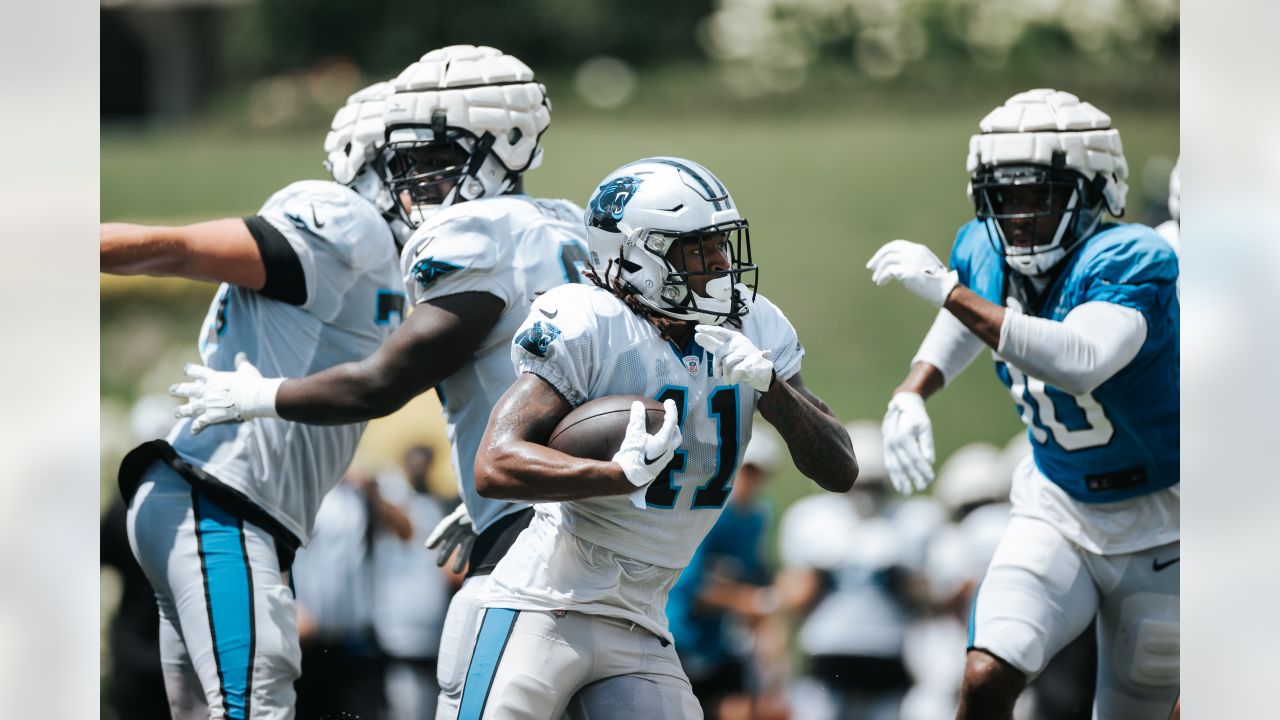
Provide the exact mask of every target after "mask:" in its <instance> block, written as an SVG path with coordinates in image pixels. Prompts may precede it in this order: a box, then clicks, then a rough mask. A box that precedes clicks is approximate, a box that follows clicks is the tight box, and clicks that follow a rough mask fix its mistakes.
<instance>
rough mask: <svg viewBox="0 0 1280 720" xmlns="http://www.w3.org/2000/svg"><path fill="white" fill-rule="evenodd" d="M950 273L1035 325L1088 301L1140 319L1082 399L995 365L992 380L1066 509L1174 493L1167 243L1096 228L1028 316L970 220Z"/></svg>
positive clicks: (1172, 325) (1172, 268)
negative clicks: (1068, 503)
mask: <svg viewBox="0 0 1280 720" xmlns="http://www.w3.org/2000/svg"><path fill="white" fill-rule="evenodd" d="M951 267H952V268H954V269H955V270H956V272H957V273H958V274H959V276H960V282H961V284H963V285H965V286H966V287H968V288H969V289H971V290H973V291H974V292H975V293H977V294H978V295H980V296H982V297H983V298H985V299H986V300H990V301H991V302H993V303H996V304H997V305H1002V306H1004V305H1009V306H1016V307H1019V308H1020V309H1021V310H1022V311H1023V312H1026V313H1027V314H1029V315H1034V316H1036V317H1041V318H1048V319H1050V320H1056V321H1061V320H1062V319H1063V318H1064V317H1066V315H1067V313H1069V312H1070V311H1071V310H1072V308H1075V307H1077V306H1079V305H1082V304H1084V303H1086V302H1097V301H1100V302H1111V303H1116V304H1117V305H1123V306H1125V307H1129V308H1133V309H1134V310H1137V311H1138V312H1140V313H1142V316H1143V318H1145V319H1146V323H1147V338H1146V340H1145V341H1144V342H1143V344H1142V348H1141V349H1140V350H1139V351H1138V354H1137V356H1136V357H1134V359H1133V360H1132V361H1130V362H1129V364H1128V365H1126V366H1125V367H1124V368H1123V369H1121V370H1120V371H1119V372H1117V373H1116V374H1115V375H1113V376H1112V377H1111V378H1109V379H1108V380H1107V381H1106V382H1104V383H1102V385H1100V386H1099V387H1098V388H1097V389H1095V390H1094V391H1093V392H1092V393H1087V394H1084V395H1071V394H1069V393H1067V392H1065V391H1063V390H1061V389H1059V388H1056V387H1053V386H1052V385H1047V384H1045V383H1044V382H1043V381H1041V380H1039V379H1037V378H1033V377H1029V376H1027V375H1026V374H1025V373H1023V372H1021V371H1020V370H1018V369H1017V368H1015V367H1013V366H1011V365H1009V364H1008V363H1006V362H1005V361H1004V360H1003V359H1001V358H1000V357H999V356H998V355H997V356H996V357H995V360H996V375H997V376H998V377H999V378H1000V381H1001V382H1002V383H1004V384H1005V386H1006V387H1008V388H1009V391H1010V393H1011V394H1012V395H1013V400H1014V403H1015V404H1016V405H1017V409H1018V414H1019V415H1020V416H1021V417H1022V420H1023V422H1025V423H1026V425H1027V432H1028V434H1029V435H1030V437H1031V444H1032V448H1033V451H1034V457H1035V462H1036V465H1037V466H1038V467H1039V468H1040V471H1041V472H1042V473H1044V475H1045V476H1046V477H1048V478H1049V479H1050V480H1052V481H1053V482H1054V483H1055V484H1057V485H1058V486H1059V487H1061V488H1062V489H1063V490H1065V491H1066V492H1067V493H1068V494H1069V495H1071V497H1073V498H1075V499H1076V500H1079V501H1081V502H1087V503H1098V502H1115V501H1119V500H1124V499H1127V498H1132V497H1137V496H1140V495H1145V494H1147V493H1150V492H1154V491H1156V490H1160V489H1163V488H1167V487H1170V486H1172V485H1175V484H1177V483H1178V469H1179V458H1178V440H1179V436H1178V418H1179V400H1178V389H1179V369H1178V352H1179V346H1178V295H1177V280H1178V259H1177V256H1176V255H1175V254H1174V252H1173V250H1172V248H1170V246H1169V244H1168V243H1167V242H1165V241H1164V240H1163V239H1162V238H1161V237H1160V236H1159V235H1158V234H1156V232H1155V231H1154V230H1152V229H1151V228H1149V227H1146V226H1145V225H1120V224H1106V225H1103V226H1101V227H1100V228H1099V230H1098V231H1097V232H1096V233H1094V234H1093V235H1092V236H1090V237H1089V238H1088V239H1086V240H1084V241H1083V242H1082V243H1081V246H1080V247H1078V248H1076V250H1075V251H1074V252H1072V253H1071V254H1070V256H1069V257H1068V258H1067V259H1066V260H1064V261H1063V267H1062V269H1061V271H1060V272H1059V273H1058V274H1057V276H1056V277H1055V278H1054V279H1053V281H1052V282H1051V284H1050V285H1049V287H1048V288H1046V289H1045V293H1044V295H1043V299H1042V300H1041V301H1040V302H1038V303H1035V305H1036V306H1032V307H1027V305H1028V302H1027V299H1026V298H1027V295H1026V293H1025V291H1020V290H1019V288H1018V287H1015V285H1020V284H1023V283H1025V280H1023V279H1022V278H1020V277H1018V276H1017V274H1016V273H1014V272H1012V271H1008V270H1007V268H1006V266H1005V263H1004V258H1003V256H1002V255H1001V253H1000V252H998V251H997V249H996V246H995V245H994V244H993V243H992V241H991V239H990V235H989V234H988V230H987V228H986V227H985V226H984V224H983V223H982V222H980V221H978V220H973V221H970V222H969V223H967V224H965V225H964V226H963V227H961V228H960V231H959V233H957V235H956V242H955V247H954V249H953V250H952V253H951ZM1006 275H1009V277H1006Z"/></svg>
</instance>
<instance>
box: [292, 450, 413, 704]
mask: <svg viewBox="0 0 1280 720" xmlns="http://www.w3.org/2000/svg"><path fill="white" fill-rule="evenodd" d="M382 528H386V529H388V530H389V531H391V532H394V533H395V534H396V535H397V536H398V537H400V538H402V539H406V540H407V539H408V538H410V537H412V534H413V528H412V525H411V523H410V520H409V518H408V516H406V515H405V514H404V513H403V512H402V511H401V510H400V509H399V508H397V507H395V506H394V505H391V504H390V503H388V502H387V501H385V500H383V499H382V496H381V493H380V492H379V490H378V483H377V481H376V480H375V479H374V478H373V476H371V475H369V474H367V473H365V472H363V471H360V470H357V469H349V470H348V471H347V472H346V474H345V475H343V477H342V480H341V482H339V483H338V484H337V486H335V487H334V489H333V490H331V491H330V492H329V494H328V495H326V496H325V498H324V501H323V502H321V503H320V510H319V512H318V513H317V514H316V529H315V534H314V535H313V536H312V538H311V542H310V543H308V544H307V545H306V546H305V547H303V548H301V549H299V551H298V555H297V557H296V559H295V560H294V564H293V570H292V580H293V585H294V590H295V594H296V598H297V607H298V637H299V640H300V642H301V645H302V677H300V678H299V679H298V681H297V682H296V684H295V687H296V689H297V693H298V710H297V716H298V717H299V718H321V717H329V716H336V717H341V716H342V715H341V713H348V714H350V715H352V716H354V717H359V718H361V719H362V720H381V718H383V717H384V714H383V713H384V708H385V699H384V698H385V696H384V691H383V669H382V654H381V651H380V649H379V647H378V641H377V637H376V636H375V633H374V627H373V603H374V574H373V559H372V552H373V543H374V538H375V537H376V536H377V534H378V533H379V531H380V529H382ZM424 554H425V553H424Z"/></svg>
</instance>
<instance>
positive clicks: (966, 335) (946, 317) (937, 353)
mask: <svg viewBox="0 0 1280 720" xmlns="http://www.w3.org/2000/svg"><path fill="white" fill-rule="evenodd" d="M981 351H982V341H981V340H979V339H978V336H977V335H974V334H973V333H971V332H969V328H966V327H965V326H964V325H963V324H961V322H960V321H959V320H957V319H956V316H955V315H952V314H951V313H950V312H948V311H947V310H939V311H938V317H937V318H935V319H934V321H933V326H932V327H930V328H929V334H927V335H925V336H924V342H922V343H920V349H919V350H917V351H916V356H915V357H913V358H911V364H912V365H914V364H916V363H918V362H926V363H929V364H930V365H932V366H934V367H936V368H938V369H939V370H941V371H942V380H943V382H944V383H949V382H951V380H952V379H953V378H955V377H956V376H957V375H959V374H960V373H961V372H963V371H964V369H965V368H967V367H969V363H971V362H973V360H974V358H976V357H978V353H979V352H981Z"/></svg>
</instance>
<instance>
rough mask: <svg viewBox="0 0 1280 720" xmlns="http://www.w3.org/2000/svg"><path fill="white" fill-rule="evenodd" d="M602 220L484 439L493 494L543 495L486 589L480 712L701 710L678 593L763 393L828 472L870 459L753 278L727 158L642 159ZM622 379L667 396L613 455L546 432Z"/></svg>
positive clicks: (809, 463)
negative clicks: (588, 454)
mask: <svg viewBox="0 0 1280 720" xmlns="http://www.w3.org/2000/svg"><path fill="white" fill-rule="evenodd" d="M586 221H587V235H588V240H589V242H590V247H591V266H592V274H591V278H592V279H593V281H594V284H592V285H587V284H581V285H564V286H561V287H559V288H556V289H554V290H552V291H550V292H548V293H546V294H545V295H542V296H541V297H539V298H538V299H537V300H536V301H534V303H533V309H532V311H531V312H530V313H529V316H528V318H527V319H526V320H525V321H524V324H523V325H522V326H521V327H520V330H519V332H518V334H517V335H516V337H515V340H514V343H513V346H512V348H511V356H512V361H513V362H514V364H515V366H516V369H517V370H518V371H519V373H520V374H519V376H518V377H517V378H516V381H515V383H514V384H513V385H512V386H511V389H510V390H508V391H507V392H506V394H505V395H503V397H502V399H501V400H499V401H498V403H497V405H496V407H495V408H494V411H493V415H492V417H491V418H490V421H489V426H488V428H487V429H486V431H485V437H484V439H483V440H481V443H480V450H479V453H478V455H477V457H476V486H477V489H478V490H479V492H480V493H481V494H482V495H485V496H488V497H497V498H506V499H513V500H523V501H531V502H538V503H539V504H538V505H535V506H534V518H533V521H532V522H531V523H530V525H529V527H528V528H526V529H525V530H524V532H522V533H521V534H520V536H519V538H517V539H516V542H515V544H514V545H513V546H512V548H511V550H510V551H509V552H508V553H507V555H506V556H505V557H504V558H503V559H502V560H501V561H499V563H498V566H497V567H496V568H495V569H494V571H493V573H492V574H491V575H490V578H489V584H488V585H487V586H486V589H485V591H484V592H483V593H482V595H481V599H482V601H483V604H484V605H485V606H486V610H485V614H484V618H483V621H482V622H481V625H480V627H479V629H478V631H477V633H476V636H475V646H474V653H473V655H472V658H471V663H470V668H469V671H468V673H467V678H466V682H465V685H464V688H463V691H462V698H461V703H462V706H461V715H460V716H461V717H463V718H469V719H475V718H481V717H483V718H505V717H517V716H518V717H523V718H556V717H558V716H559V715H560V714H561V713H563V712H564V711H565V709H566V707H570V712H571V714H573V715H574V716H582V717H643V718H694V717H701V716H702V713H701V710H700V709H699V707H698V702H697V700H696V699H695V697H694V695H693V692H692V690H691V688H690V685H689V680H688V679H687V678H686V676H685V673H684V671H683V670H682V669H681V666H680V661H679V659H678V658H677V656H676V653H675V648H674V647H672V638H671V633H670V632H669V630H668V628H667V619H666V612H665V607H664V606H665V604H666V597H667V593H668V591H669V590H670V589H671V587H672V585H673V584H674V583H675V581H676V578H677V577H678V576H679V574H680V568H682V567H684V566H685V565H687V564H688V563H689V560H690V558H691V557H692V556H693V554H694V551H695V550H696V549H697V547H698V544H699V543H700V542H701V540H702V538H703V536H705V535H706V533H707V531H708V530H710V529H711V527H712V525H713V524H715V522H716V518H717V517H718V516H719V515H720V512H721V510H722V509H723V508H724V505H725V501H726V500H727V499H728V497H729V493H730V491H731V490H732V488H733V479H734V475H735V473H736V471H737V468H738V465H739V462H740V460H741V456H742V452H743V449H744V448H745V447H746V446H747V443H748V441H749V440H750V438H751V423H752V419H753V417H754V414H755V411H756V409H757V408H759V410H760V412H761V413H762V414H763V415H764V417H765V419H767V420H768V421H769V422H770V423H772V424H773V425H774V427H776V428H777V429H778V431H779V432H780V433H781V435H782V437H783V438H784V440H785V441H786V443H787V445H788V447H789V449H790V452H791V456H792V459H793V460H794V461H795V464H796V467H797V468H799V469H800V471H801V472H803V473H804V474H805V475H807V476H808V477H811V478H813V479H814V480H815V481H816V482H817V483H818V484H819V485H821V486H822V487H824V488H826V489H828V490H832V491H836V492H844V491H847V490H848V489H849V488H850V487H851V486H852V485H853V481H854V479H855V477H856V476H857V463H856V461H855V459H854V454H853V449H852V447H851V445H850V443H849V437H848V435H847V434H846V433H845V432H844V428H843V427H842V426H841V425H840V423H839V421H838V420H836V418H835V416H834V415H833V414H832V413H831V411H830V410H829V409H828V408H827V406H826V405H825V404H824V403H823V402H822V401H821V400H819V399H818V398H817V397H815V396H814V395H813V394H812V393H811V392H809V390H808V389H807V388H806V387H805V385H804V381H803V380H802V378H801V376H800V359H801V357H802V356H803V355H804V349H803V347H802V346H801V344H800V342H799V340H798V339H797V337H796V332H795V329H794V328H792V326H791V323H790V322H788V320H787V318H786V317H785V316H784V315H783V314H782V312H781V311H780V310H779V309H778V308H777V307H776V306H775V305H774V304H773V303H771V302H769V301H768V300H767V299H766V298H765V297H764V296H762V295H757V294H756V292H755V290H754V289H753V288H751V287H749V286H748V285H746V284H744V283H742V282H741V280H742V279H743V275H744V273H753V271H754V270H755V266H754V265H752V264H751V249H750V240H749V235H748V227H747V222H746V220H745V219H744V218H743V217H742V215H741V214H740V213H739V211H738V208H737V206H736V205H735V204H734V202H733V199H732V197H730V195H729V193H728V191H727V190H725V187H724V184H723V183H722V182H720V180H719V179H718V178H716V176H715V175H713V174H712V173H711V172H710V171H708V170H707V169H706V168H705V167H702V166H701V165H698V164H697V163H694V162H690V161H688V160H681V159H677V158H665V157H658V158H649V159H645V160H640V161H637V162H633V163H630V164H628V165H624V166H623V167H621V168H619V169H618V170H616V171H614V172H613V173H611V174H609V175H608V176H607V177H606V178H605V179H604V181H603V182H602V183H601V184H600V185H599V188H598V190H596V192H595V193H594V195H593V196H592V198H591V200H590V203H589V206H588V211H587V216H586ZM610 395H640V396H644V397H649V398H654V399H657V400H660V401H662V402H663V404H664V410H665V419H664V422H663V425H662V428H661V429H660V430H658V432H657V433H656V434H654V435H650V434H648V433H647V432H646V427H645V412H644V409H643V406H642V404H641V403H639V402H637V403H634V404H633V406H632V409H631V416H630V422H629V424H628V426H627V430H626V437H625V439H624V440H623V442H622V444H621V447H620V448H619V450H618V451H617V453H616V454H615V455H614V456H613V458H612V460H608V461H601V460H588V459H581V458H576V457H571V456H569V455H566V454H564V453H561V452H558V451H556V450H553V449H551V448H549V447H547V446H546V442H547V440H548V437H549V436H550V434H551V431H552V429H553V428H555V426H556V424H557V423H558V422H559V421H560V420H561V419H562V418H564V417H565V416H566V415H568V414H569V412H570V411H571V410H573V408H574V407H576V406H578V405H581V404H583V403H585V402H587V401H588V400H592V399H595V398H600V397H605V396H610ZM546 501H565V502H546ZM571 700H572V702H571Z"/></svg>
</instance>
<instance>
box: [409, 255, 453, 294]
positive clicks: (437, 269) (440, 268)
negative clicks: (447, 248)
mask: <svg viewBox="0 0 1280 720" xmlns="http://www.w3.org/2000/svg"><path fill="white" fill-rule="evenodd" d="M461 269H462V266H461V265H455V264H453V263H451V262H447V261H444V260H436V259H435V258H431V257H429V258H423V259H421V260H419V261H418V262H416V263H414V266H413V270H411V271H410V272H411V273H412V274H413V279H414V280H417V281H418V285H420V286H422V287H424V288H425V287H427V286H428V285H430V284H431V283H433V282H435V281H436V280H438V279H440V278H442V277H444V276H445V275H448V274H449V273H451V272H454V271H455V270H461Z"/></svg>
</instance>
